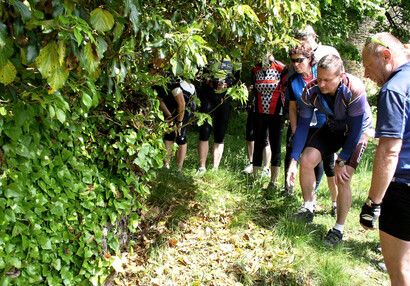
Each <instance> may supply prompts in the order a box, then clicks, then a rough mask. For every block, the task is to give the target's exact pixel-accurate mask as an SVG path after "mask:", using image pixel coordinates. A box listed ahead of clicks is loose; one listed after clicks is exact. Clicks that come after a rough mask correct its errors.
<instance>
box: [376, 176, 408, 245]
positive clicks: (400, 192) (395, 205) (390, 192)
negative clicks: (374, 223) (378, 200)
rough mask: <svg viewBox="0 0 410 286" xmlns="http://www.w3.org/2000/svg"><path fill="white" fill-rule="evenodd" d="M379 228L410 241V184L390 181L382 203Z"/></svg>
mask: <svg viewBox="0 0 410 286" xmlns="http://www.w3.org/2000/svg"><path fill="white" fill-rule="evenodd" d="M379 229H380V230H382V231H384V232H385V233H388V234H390V235H392V236H394V237H396V238H398V239H401V240H406V241H410V186H407V184H401V183H394V182H392V183H390V185H389V187H388V188H387V191H386V194H385V195H384V198H383V203H382V205H381V214H380V217H379Z"/></svg>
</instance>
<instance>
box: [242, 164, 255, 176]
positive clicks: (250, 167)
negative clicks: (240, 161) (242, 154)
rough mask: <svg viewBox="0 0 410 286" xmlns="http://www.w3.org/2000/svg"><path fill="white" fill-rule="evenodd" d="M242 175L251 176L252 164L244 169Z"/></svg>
mask: <svg viewBox="0 0 410 286" xmlns="http://www.w3.org/2000/svg"><path fill="white" fill-rule="evenodd" d="M242 172H243V173H244V174H251V173H252V172H253V164H252V163H249V164H248V166H246V168H245V169H243V171H242Z"/></svg>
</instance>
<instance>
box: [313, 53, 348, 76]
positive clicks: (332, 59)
mask: <svg viewBox="0 0 410 286" xmlns="http://www.w3.org/2000/svg"><path fill="white" fill-rule="evenodd" d="M317 67H318V68H322V69H325V70H329V69H334V70H335V74H337V75H338V74H341V73H342V72H344V70H345V68H344V65H343V61H342V59H341V58H339V57H338V56H336V55H333V54H329V55H326V56H324V57H323V58H321V59H320V61H319V63H318V64H317Z"/></svg>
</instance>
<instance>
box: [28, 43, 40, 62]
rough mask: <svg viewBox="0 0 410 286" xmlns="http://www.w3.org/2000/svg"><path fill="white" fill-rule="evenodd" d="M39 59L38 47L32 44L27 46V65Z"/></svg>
mask: <svg viewBox="0 0 410 286" xmlns="http://www.w3.org/2000/svg"><path fill="white" fill-rule="evenodd" d="M37 57H38V49H37V46H36V45H34V44H30V45H28V46H27V53H26V60H27V64H31V63H33V62H34V61H35V60H36V58H37Z"/></svg>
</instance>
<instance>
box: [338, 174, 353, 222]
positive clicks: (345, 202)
mask: <svg viewBox="0 0 410 286" xmlns="http://www.w3.org/2000/svg"><path fill="white" fill-rule="evenodd" d="M346 168H347V172H348V173H349V175H350V179H349V180H348V181H347V182H345V183H339V184H338V185H337V190H338V194H337V218H336V223H338V224H340V225H344V224H345V221H346V217H347V214H348V213H349V210H350V206H351V205H352V191H351V189H350V181H351V179H352V177H353V174H354V171H355V169H353V168H352V167H350V166H346Z"/></svg>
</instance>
